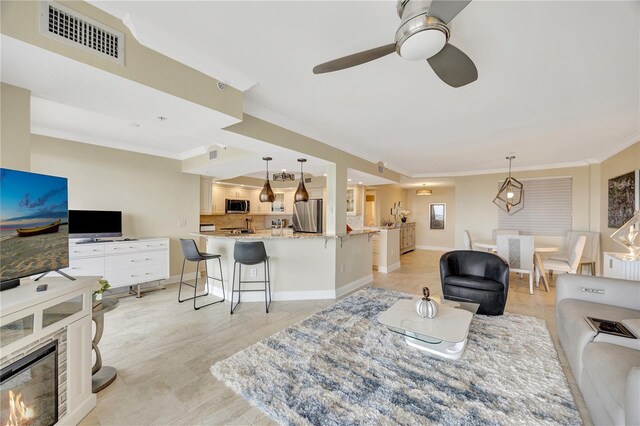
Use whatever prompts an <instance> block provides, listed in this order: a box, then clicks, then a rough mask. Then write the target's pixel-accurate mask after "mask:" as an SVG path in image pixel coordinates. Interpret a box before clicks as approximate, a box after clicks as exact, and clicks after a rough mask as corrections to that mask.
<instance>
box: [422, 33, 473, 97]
mask: <svg viewBox="0 0 640 426" xmlns="http://www.w3.org/2000/svg"><path fill="white" fill-rule="evenodd" d="M427 62H429V65H431V68H433V70H434V71H435V73H436V74H438V77H440V79H441V80H442V81H444V82H445V83H447V84H448V85H449V86H451V87H461V86H464V85H466V84H469V83H471V82H473V81H476V80H477V79H478V69H477V68H476V66H475V64H474V63H473V61H472V60H471V59H470V58H469V57H468V56H467V55H465V54H464V52H462V50H460V49H458V48H457V47H455V46H454V45H453V44H450V43H447V44H445V45H444V47H443V48H442V50H441V51H440V52H438V53H436V54H435V55H433V56H432V57H430V58H429V59H427Z"/></svg>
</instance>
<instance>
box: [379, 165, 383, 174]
mask: <svg viewBox="0 0 640 426" xmlns="http://www.w3.org/2000/svg"><path fill="white" fill-rule="evenodd" d="M378 173H384V166H383V165H378Z"/></svg>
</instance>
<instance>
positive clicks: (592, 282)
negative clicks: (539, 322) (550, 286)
mask: <svg viewBox="0 0 640 426" xmlns="http://www.w3.org/2000/svg"><path fill="white" fill-rule="evenodd" d="M563 299H576V300H584V301H586V302H593V303H602V304H605V305H611V306H618V307H621V308H627V309H635V310H640V281H630V280H618V279H614V278H602V277H590V276H586V275H573V274H562V275H559V276H558V279H557V281H556V306H557V305H558V303H559V302H560V301H561V300H563Z"/></svg>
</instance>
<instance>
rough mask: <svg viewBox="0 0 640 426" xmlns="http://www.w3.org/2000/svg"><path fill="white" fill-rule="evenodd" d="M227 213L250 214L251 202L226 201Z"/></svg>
mask: <svg viewBox="0 0 640 426" xmlns="http://www.w3.org/2000/svg"><path fill="white" fill-rule="evenodd" d="M224 211H225V213H249V200H229V199H228V198H227V199H226V200H225V209H224Z"/></svg>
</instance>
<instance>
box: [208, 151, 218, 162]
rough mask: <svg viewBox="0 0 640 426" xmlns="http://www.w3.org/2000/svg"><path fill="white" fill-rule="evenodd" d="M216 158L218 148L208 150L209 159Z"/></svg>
mask: <svg viewBox="0 0 640 426" xmlns="http://www.w3.org/2000/svg"><path fill="white" fill-rule="evenodd" d="M216 158H218V150H217V149H214V150H213V151H209V160H215V159H216Z"/></svg>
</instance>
